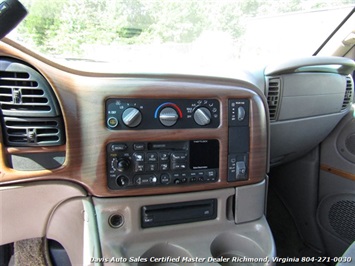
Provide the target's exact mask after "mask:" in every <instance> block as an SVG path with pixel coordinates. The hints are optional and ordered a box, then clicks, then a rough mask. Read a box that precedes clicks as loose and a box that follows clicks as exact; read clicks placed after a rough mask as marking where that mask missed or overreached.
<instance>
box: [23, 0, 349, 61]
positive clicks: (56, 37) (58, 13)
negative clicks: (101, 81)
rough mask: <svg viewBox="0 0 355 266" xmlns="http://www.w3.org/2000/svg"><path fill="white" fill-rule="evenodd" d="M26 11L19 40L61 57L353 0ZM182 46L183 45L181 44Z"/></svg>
mask: <svg viewBox="0 0 355 266" xmlns="http://www.w3.org/2000/svg"><path fill="white" fill-rule="evenodd" d="M22 2H23V4H24V5H25V6H26V7H27V8H28V9H29V11H30V14H29V16H28V17H27V19H26V20H25V21H24V22H23V23H22V24H21V25H20V27H19V28H18V30H17V31H18V33H19V35H20V37H19V38H21V39H22V42H24V43H27V44H31V45H32V46H34V47H36V49H37V50H39V51H41V52H43V53H46V54H50V55H55V56H56V55H57V56H58V55H60V56H64V57H80V56H86V53H87V50H90V47H91V46H93V45H110V46H119V45H145V44H151V43H158V44H159V43H165V44H166V43H168V44H169V43H174V44H186V43H192V42H194V41H196V40H198V39H199V38H201V36H203V35H204V34H205V33H206V31H208V32H224V33H225V34H228V38H230V39H231V40H232V41H236V42H238V40H239V39H240V37H241V36H243V34H244V32H245V21H246V19H248V18H251V17H256V16H265V15H267V16H270V15H277V14H283V13H286V12H295V11H303V10H312V9H314V8H329V7H332V6H339V5H344V4H353V3H354V0H313V1H310V0H283V1H277V0H272V1H270V0H239V1H227V0H225V1H218V0H216V1H201V0H200V1H196V0H195V1H194V0H181V1H167V0H165V1H164V0H157V1H153V0H151V1H143V0H120V1H118V0H117V1H113V0H51V1H47V0H23V1H22ZM182 49H183V48H182Z"/></svg>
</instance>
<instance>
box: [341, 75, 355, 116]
mask: <svg viewBox="0 0 355 266" xmlns="http://www.w3.org/2000/svg"><path fill="white" fill-rule="evenodd" d="M353 91H354V82H353V80H352V78H351V76H347V77H346V89H345V95H344V101H343V105H342V107H341V110H345V109H346V108H347V107H348V106H349V105H350V103H351V102H352V97H353Z"/></svg>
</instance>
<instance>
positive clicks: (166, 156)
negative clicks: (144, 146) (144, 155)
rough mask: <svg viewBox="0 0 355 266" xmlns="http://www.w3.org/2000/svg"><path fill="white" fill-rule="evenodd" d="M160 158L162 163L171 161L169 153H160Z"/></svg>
mask: <svg viewBox="0 0 355 266" xmlns="http://www.w3.org/2000/svg"><path fill="white" fill-rule="evenodd" d="M159 158H160V161H161V162H166V161H168V160H169V153H168V152H159Z"/></svg>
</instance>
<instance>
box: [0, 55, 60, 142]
mask: <svg viewBox="0 0 355 266" xmlns="http://www.w3.org/2000/svg"><path fill="white" fill-rule="evenodd" d="M0 111H1V112H0V118H1V120H2V121H1V122H2V129H3V139H4V142H5V143H6V145H7V146H14V147H18V146H20V147H21V146H22V147H33V146H55V145H62V144H64V143H65V134H64V132H65V130H64V126H63V124H64V123H63V118H62V116H61V112H60V109H59V105H58V102H57V99H56V97H55V94H54V93H53V90H52V88H51V86H50V85H49V83H48V82H47V81H46V79H45V78H44V77H43V76H42V75H41V74H40V73H38V72H37V71H36V70H35V69H33V68H31V67H29V66H27V65H26V64H23V63H21V62H18V61H16V60H12V59H8V58H6V59H5V58H0Z"/></svg>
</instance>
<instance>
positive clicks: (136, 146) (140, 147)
mask: <svg viewBox="0 0 355 266" xmlns="http://www.w3.org/2000/svg"><path fill="white" fill-rule="evenodd" d="M144 148H145V144H144V143H134V144H133V150H135V151H144Z"/></svg>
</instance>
